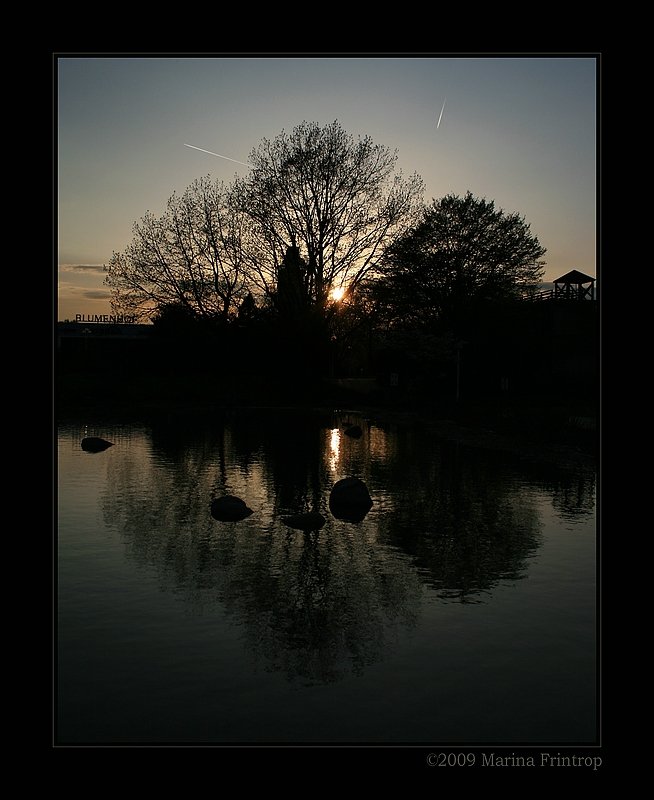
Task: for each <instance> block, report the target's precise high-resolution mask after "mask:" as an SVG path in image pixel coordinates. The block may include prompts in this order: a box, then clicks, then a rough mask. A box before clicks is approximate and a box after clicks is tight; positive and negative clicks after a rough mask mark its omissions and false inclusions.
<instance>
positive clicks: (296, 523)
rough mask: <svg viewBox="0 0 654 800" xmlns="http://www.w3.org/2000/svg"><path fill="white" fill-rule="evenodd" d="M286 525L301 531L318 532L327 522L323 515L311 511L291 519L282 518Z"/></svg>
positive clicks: (295, 515) (293, 516)
mask: <svg viewBox="0 0 654 800" xmlns="http://www.w3.org/2000/svg"><path fill="white" fill-rule="evenodd" d="M282 522H283V523H284V525H288V527H289V528H295V529H296V530H299V531H317V530H320V528H322V526H323V525H324V524H325V522H327V520H326V519H325V518H324V517H323V515H322V514H319V513H318V512H317V511H309V512H307V513H306V514H293V515H292V516H290V517H282Z"/></svg>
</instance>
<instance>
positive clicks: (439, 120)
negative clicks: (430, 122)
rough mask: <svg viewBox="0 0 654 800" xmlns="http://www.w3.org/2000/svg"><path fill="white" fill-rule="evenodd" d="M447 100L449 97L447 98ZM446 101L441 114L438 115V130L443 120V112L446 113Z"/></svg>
mask: <svg viewBox="0 0 654 800" xmlns="http://www.w3.org/2000/svg"><path fill="white" fill-rule="evenodd" d="M445 100H447V97H446V98H445ZM445 100H443V107H442V108H441V113H440V114H439V115H438V122H437V123H436V130H438V129H439V128H440V126H441V120H442V119H443V111H445Z"/></svg>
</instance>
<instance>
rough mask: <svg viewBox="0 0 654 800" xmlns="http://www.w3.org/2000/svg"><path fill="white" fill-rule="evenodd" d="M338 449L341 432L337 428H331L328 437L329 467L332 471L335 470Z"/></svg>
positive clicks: (339, 448)
mask: <svg viewBox="0 0 654 800" xmlns="http://www.w3.org/2000/svg"><path fill="white" fill-rule="evenodd" d="M340 450H341V432H340V430H339V429H338V428H332V430H331V432H330V438H329V469H330V470H331V471H332V472H336V468H337V466H338V457H339V454H340Z"/></svg>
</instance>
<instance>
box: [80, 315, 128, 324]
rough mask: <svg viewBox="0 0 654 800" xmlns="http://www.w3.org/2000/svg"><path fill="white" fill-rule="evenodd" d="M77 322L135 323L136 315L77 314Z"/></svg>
mask: <svg viewBox="0 0 654 800" xmlns="http://www.w3.org/2000/svg"><path fill="white" fill-rule="evenodd" d="M75 322H106V323H113V324H116V325H118V324H120V325H133V324H134V323H135V322H136V317H135V316H129V315H127V314H75Z"/></svg>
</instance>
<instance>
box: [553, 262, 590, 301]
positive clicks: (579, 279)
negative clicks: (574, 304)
mask: <svg viewBox="0 0 654 800" xmlns="http://www.w3.org/2000/svg"><path fill="white" fill-rule="evenodd" d="M554 299H555V300H594V299H595V278H591V276H590V275H584V273H583V272H579V270H577V269H573V270H571V271H570V272H566V274H565V275H562V276H561V277H560V278H557V279H556V280H555V281H554Z"/></svg>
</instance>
